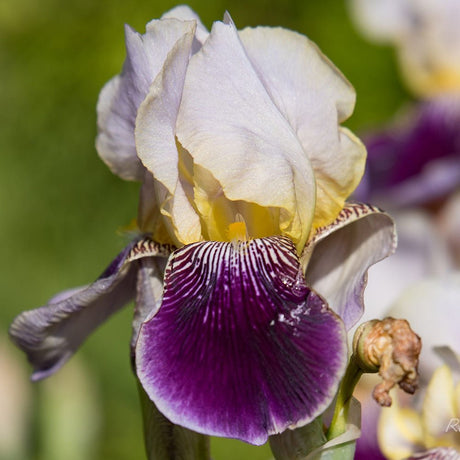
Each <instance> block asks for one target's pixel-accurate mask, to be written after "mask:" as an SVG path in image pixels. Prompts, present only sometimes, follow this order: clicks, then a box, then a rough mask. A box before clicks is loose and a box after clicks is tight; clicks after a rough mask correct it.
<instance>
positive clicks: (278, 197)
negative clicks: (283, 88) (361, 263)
mask: <svg viewBox="0 0 460 460" xmlns="http://www.w3.org/2000/svg"><path fill="white" fill-rule="evenodd" d="M177 136H178V139H179V141H180V142H181V144H182V145H183V146H184V148H185V149H187V151H188V152H190V155H191V156H192V157H193V161H194V162H195V164H197V165H199V166H201V167H203V168H205V169H206V170H207V171H209V173H210V174H212V176H213V177H214V179H215V180H216V181H217V182H218V183H219V184H220V186H221V188H222V193H223V194H225V196H226V197H227V198H228V199H229V200H231V201H245V202H249V203H255V204H257V205H259V206H262V207H266V208H279V209H280V213H279V215H280V217H279V223H278V225H277V227H278V229H279V232H278V233H281V234H284V235H286V236H289V237H290V238H291V239H292V240H293V241H294V242H295V243H296V245H297V246H298V248H300V247H302V246H303V244H304V242H305V240H306V238H307V236H308V234H309V232H310V225H311V220H312V216H313V212H314V206H315V183H314V177H313V171H312V169H311V166H310V163H309V161H308V158H306V155H305V153H304V152H303V150H302V146H301V145H300V143H299V140H298V139H297V137H296V135H295V133H294V131H293V129H292V127H291V126H290V125H289V123H288V122H287V121H286V119H285V117H284V116H283V115H282V113H281V112H280V111H279V109H278V108H277V107H276V105H275V104H274V103H273V100H272V99H271V97H270V95H269V94H268V93H267V90H266V88H265V86H264V84H263V83H262V82H261V80H260V78H259V76H258V74H257V72H256V70H255V69H254V67H253V66H252V64H251V62H250V60H249V59H248V56H247V54H246V52H245V50H244V47H243V46H242V44H241V42H240V40H239V37H238V33H237V31H236V29H235V27H234V25H233V24H231V23H230V24H224V23H220V22H217V23H215V24H214V26H213V29H212V31H211V34H210V36H209V38H208V40H207V41H206V43H205V44H204V46H203V48H202V50H201V51H200V52H199V53H197V54H196V55H194V56H193V57H192V59H191V61H190V65H189V68H188V72H187V78H186V81H185V86H184V94H183V100H182V104H181V109H180V113H179V117H178V122H177ZM243 217H244V218H245V217H246V216H243ZM229 223H230V222H229ZM250 236H251V235H250Z"/></svg>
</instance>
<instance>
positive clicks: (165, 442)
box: [138, 382, 210, 460]
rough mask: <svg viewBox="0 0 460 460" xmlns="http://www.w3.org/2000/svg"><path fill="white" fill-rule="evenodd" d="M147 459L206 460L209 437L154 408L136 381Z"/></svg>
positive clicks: (207, 459) (208, 450) (207, 457)
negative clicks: (178, 423) (174, 421)
mask: <svg viewBox="0 0 460 460" xmlns="http://www.w3.org/2000/svg"><path fill="white" fill-rule="evenodd" d="M138 389H139V395H140V400H141V406H142V416H143V420H144V441H145V449H146V453H147V459H148V460H209V459H210V447H209V437H208V436H205V435H202V434H199V433H195V432H194V431H191V430H188V429H187V428H183V427H181V426H179V425H174V424H173V423H172V422H170V421H169V420H168V419H167V418H166V417H165V416H164V415H163V414H161V412H160V411H159V410H158V409H157V408H156V407H155V405H154V404H153V402H152V401H150V399H149V397H148V396H147V394H146V393H145V391H144V389H143V388H142V386H141V384H140V383H139V382H138Z"/></svg>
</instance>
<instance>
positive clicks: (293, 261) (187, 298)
mask: <svg viewBox="0 0 460 460" xmlns="http://www.w3.org/2000/svg"><path fill="white" fill-rule="evenodd" d="M136 360H137V361H136V364H137V373H138V376H139V378H140V381H141V383H142V385H143V386H144V388H145V390H146V392H147V394H148V395H149V397H150V398H151V399H152V401H153V402H154V403H155V404H156V405H157V407H158V408H159V410H160V411H161V412H162V413H163V414H164V415H166V417H168V418H169V419H170V420H171V421H172V422H173V423H176V424H179V425H182V426H185V427H187V428H190V429H192V430H194V431H198V432H201V433H205V434H209V435H216V436H223V437H231V438H237V439H241V440H243V441H246V442H249V443H252V444H263V443H264V442H265V441H266V440H267V438H268V436H269V435H271V434H276V433H280V432H282V431H284V430H285V429H287V428H294V427H296V426H301V425H303V424H305V423H308V422H309V421H311V420H312V419H313V418H315V417H316V416H317V415H319V414H320V413H322V412H323V411H324V410H325V409H326V407H327V406H328V405H329V404H330V402H331V400H332V399H333V397H334V394H335V392H336V389H337V385H338V381H339V379H340V378H341V376H342V373H343V371H344V367H345V363H346V335H345V329H344V325H343V323H342V321H341V320H340V319H339V318H338V317H337V316H336V315H335V314H334V313H333V312H332V311H331V310H329V309H328V307H327V306H326V304H325V302H324V301H323V300H322V299H321V298H320V297H319V296H318V295H317V294H316V293H314V292H312V291H311V290H310V289H309V288H308V287H307V286H306V284H305V280H304V278H303V276H302V274H301V269H300V265H299V260H298V256H297V254H296V250H295V247H294V245H293V244H292V242H291V241H290V240H289V239H287V238H282V237H270V238H263V239H256V240H251V241H250V242H242V241H241V242H237V243H221V242H204V243H195V244H191V245H189V246H185V247H183V248H181V249H179V250H177V251H176V252H175V253H174V254H173V255H172V257H171V258H170V260H169V262H168V265H167V268H166V274H165V285H164V294H163V301H162V305H161V308H160V309H159V312H158V313H157V314H156V315H154V316H153V317H151V318H150V319H149V320H147V321H146V322H145V323H144V324H143V326H142V328H141V331H140V334H139V340H138V343H137V348H136Z"/></svg>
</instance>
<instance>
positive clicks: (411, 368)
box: [353, 318, 422, 406]
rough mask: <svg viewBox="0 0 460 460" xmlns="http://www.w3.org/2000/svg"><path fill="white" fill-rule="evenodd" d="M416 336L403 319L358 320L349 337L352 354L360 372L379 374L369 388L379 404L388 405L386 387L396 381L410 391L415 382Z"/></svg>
mask: <svg viewBox="0 0 460 460" xmlns="http://www.w3.org/2000/svg"><path fill="white" fill-rule="evenodd" d="M421 349H422V341H421V339H420V337H419V336H418V335H417V334H416V333H415V332H414V331H413V330H412V329H411V328H410V325H409V323H408V322H407V321H406V320H404V319H394V318H385V319H384V320H372V321H368V322H367V323H364V324H362V325H361V326H360V327H359V328H358V329H357V330H356V332H355V335H354V338H353V356H354V359H355V360H356V363H357V365H358V366H359V368H360V369H362V370H363V371H364V372H378V373H379V375H380V376H381V377H382V380H383V381H382V382H381V383H379V384H378V385H377V386H376V387H375V388H374V391H373V393H372V394H373V397H374V399H375V400H376V401H377V403H378V404H380V405H381V406H391V402H392V401H391V397H390V395H389V391H390V390H391V389H392V388H393V387H394V386H395V385H396V384H398V385H399V386H400V388H401V389H403V390H404V391H405V392H406V393H410V394H413V393H414V392H415V390H416V389H417V384H418V359H419V355H420V351H421Z"/></svg>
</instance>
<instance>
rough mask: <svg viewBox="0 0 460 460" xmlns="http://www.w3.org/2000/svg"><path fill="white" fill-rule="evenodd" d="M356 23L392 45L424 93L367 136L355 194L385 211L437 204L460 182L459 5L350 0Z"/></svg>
mask: <svg viewBox="0 0 460 460" xmlns="http://www.w3.org/2000/svg"><path fill="white" fill-rule="evenodd" d="M350 6H351V10H352V13H353V17H354V19H355V21H356V24H357V25H358V27H359V29H360V30H361V31H362V32H363V34H365V35H366V36H367V37H369V38H370V39H371V40H373V41H376V42H380V43H389V44H392V45H393V46H394V47H395V49H396V52H397V56H398V61H399V68H400V70H401V74H402V77H403V81H404V83H405V84H406V86H407V87H408V88H409V90H410V91H411V92H412V93H413V94H414V95H415V96H416V97H417V98H418V99H419V101H420V102H419V103H418V104H414V106H413V107H411V108H410V109H409V110H405V111H403V113H402V115H401V116H399V117H397V118H396V120H395V121H394V122H393V123H391V125H390V126H388V127H386V128H385V129H384V130H380V131H377V132H375V133H374V134H371V135H370V136H369V137H368V139H367V140H366V141H365V143H366V146H367V148H368V153H369V157H368V163H367V168H366V174H365V176H364V180H363V182H362V183H361V185H360V187H359V189H358V191H357V193H356V194H355V197H356V199H359V200H372V201H373V202H375V203H377V204H379V205H381V206H384V207H385V208H387V209H395V208H396V207H401V206H413V205H424V204H431V205H432V204H433V202H435V203H436V202H439V201H440V200H441V199H443V198H444V197H446V196H447V195H448V194H450V193H451V192H453V191H455V190H456V189H458V187H459V185H460V135H459V130H458V125H459V122H460V29H459V27H458V24H459V22H460V3H459V2H458V1H457V0H351V1H350Z"/></svg>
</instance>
